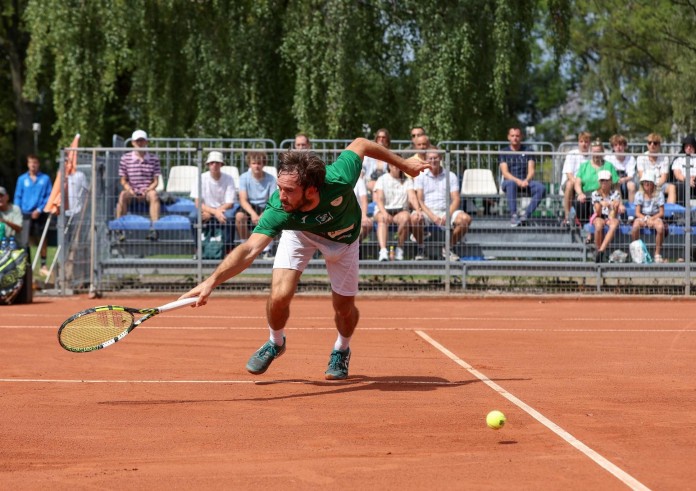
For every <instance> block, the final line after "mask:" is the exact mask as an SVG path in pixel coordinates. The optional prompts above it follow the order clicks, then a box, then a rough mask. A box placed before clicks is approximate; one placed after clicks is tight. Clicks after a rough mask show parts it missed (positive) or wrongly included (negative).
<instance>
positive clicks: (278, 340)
mask: <svg viewBox="0 0 696 491" xmlns="http://www.w3.org/2000/svg"><path fill="white" fill-rule="evenodd" d="M268 330H269V331H271V341H273V342H274V343H275V344H276V346H283V344H284V343H285V341H283V336H285V329H278V330H277V331H276V330H274V329H272V328H271V326H268Z"/></svg>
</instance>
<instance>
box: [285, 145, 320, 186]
mask: <svg viewBox="0 0 696 491" xmlns="http://www.w3.org/2000/svg"><path fill="white" fill-rule="evenodd" d="M280 174H297V183H298V184H299V185H300V186H301V187H302V189H308V188H310V187H315V188H317V189H321V188H323V187H324V183H325V182H326V164H325V163H324V161H323V160H321V159H320V158H319V157H317V155H316V154H315V153H313V152H302V151H300V152H297V151H295V152H283V153H281V154H280V156H279V157H278V175H280Z"/></svg>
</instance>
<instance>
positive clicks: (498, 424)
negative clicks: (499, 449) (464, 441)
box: [486, 411, 506, 430]
mask: <svg viewBox="0 0 696 491" xmlns="http://www.w3.org/2000/svg"><path fill="white" fill-rule="evenodd" d="M505 421H506V420H505V415H504V414H503V413H501V412H500V411H491V412H490V413H488V416H486V424H487V425H488V427H489V428H493V429H494V430H499V429H500V428H502V427H503V425H505Z"/></svg>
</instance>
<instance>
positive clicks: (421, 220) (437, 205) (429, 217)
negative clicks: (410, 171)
mask: <svg viewBox="0 0 696 491" xmlns="http://www.w3.org/2000/svg"><path fill="white" fill-rule="evenodd" d="M425 158H426V161H427V162H428V163H429V164H430V165H431V166H432V170H430V169H427V170H425V171H423V172H421V173H420V174H419V175H418V177H416V178H415V179H414V183H413V187H414V189H415V192H416V196H417V200H418V201H417V203H415V205H416V206H415V209H414V210H413V211H412V212H411V230H412V233H413V236H414V238H415V239H416V243H417V244H418V251H417V253H416V257H415V260H416V261H419V260H423V259H425V247H424V245H423V228H424V225H437V226H438V227H440V228H445V227H447V226H448V224H447V202H448V196H447V181H445V179H449V189H450V195H449V212H450V223H449V227H450V228H451V233H450V246H455V245H457V244H458V243H459V241H460V240H461V239H462V237H464V234H466V231H467V230H468V229H469V225H470V224H471V217H470V216H469V215H468V214H467V213H466V212H464V211H462V210H460V209H459V179H458V178H457V175H456V174H455V173H454V172H451V171H450V172H445V171H444V169H443V168H442V165H441V158H440V154H439V153H438V152H437V151H431V152H427V153H426V154H425ZM442 256H443V257H444V258H445V259H447V260H449V261H458V260H459V256H457V255H456V254H455V253H454V252H452V251H451V250H450V252H449V254H447V250H446V248H444V247H443V248H442Z"/></svg>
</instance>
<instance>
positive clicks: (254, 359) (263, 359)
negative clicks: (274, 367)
mask: <svg viewBox="0 0 696 491" xmlns="http://www.w3.org/2000/svg"><path fill="white" fill-rule="evenodd" d="M287 344H288V343H287V342H286V341H285V336H283V346H278V345H277V344H275V343H274V342H273V341H271V340H270V339H269V340H268V341H266V343H265V344H264V345H263V346H261V347H260V348H259V349H258V351H256V353H254V354H253V355H251V358H249V361H248V362H247V365H246V369H247V370H248V371H249V373H253V374H254V375H261V374H262V373H264V372H265V371H266V370H268V367H270V366H271V363H273V360H275V359H276V358H279V357H280V356H281V355H282V354H283V353H285V346H286V345H287Z"/></svg>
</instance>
